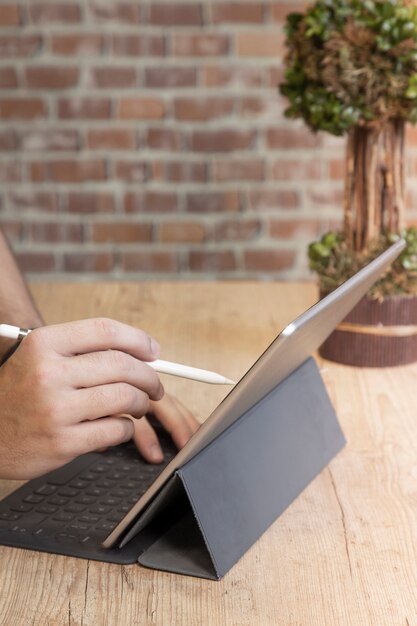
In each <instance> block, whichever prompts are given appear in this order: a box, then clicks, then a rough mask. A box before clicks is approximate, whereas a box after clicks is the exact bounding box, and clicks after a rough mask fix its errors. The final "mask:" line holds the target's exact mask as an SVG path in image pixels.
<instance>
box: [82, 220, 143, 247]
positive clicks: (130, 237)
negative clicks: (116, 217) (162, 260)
mask: <svg viewBox="0 0 417 626" xmlns="http://www.w3.org/2000/svg"><path fill="white" fill-rule="evenodd" d="M92 240H93V241H95V242H97V243H107V242H117V243H135V242H144V241H151V240H152V225H151V224H132V222H129V223H126V222H111V223H101V224H93V226H92Z"/></svg>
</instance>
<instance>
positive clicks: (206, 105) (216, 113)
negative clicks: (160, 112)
mask: <svg viewBox="0 0 417 626" xmlns="http://www.w3.org/2000/svg"><path fill="white" fill-rule="evenodd" d="M232 111H233V100H232V99H231V98H179V99H177V100H175V102H174V115H175V117H176V119H178V120H181V121H193V122H206V121H208V120H212V119H215V118H218V117H225V116H227V115H230V114H231V113H232Z"/></svg>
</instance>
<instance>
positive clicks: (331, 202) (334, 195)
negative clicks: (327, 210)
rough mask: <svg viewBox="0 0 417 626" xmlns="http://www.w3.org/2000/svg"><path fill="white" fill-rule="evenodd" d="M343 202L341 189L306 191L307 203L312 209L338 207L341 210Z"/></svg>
mask: <svg viewBox="0 0 417 626" xmlns="http://www.w3.org/2000/svg"><path fill="white" fill-rule="evenodd" d="M343 202H344V192H343V188H338V189H323V188H317V189H311V188H309V189H308V203H309V206H312V205H313V208H318V209H320V208H323V207H329V206H330V207H340V209H341V210H342V207H343Z"/></svg>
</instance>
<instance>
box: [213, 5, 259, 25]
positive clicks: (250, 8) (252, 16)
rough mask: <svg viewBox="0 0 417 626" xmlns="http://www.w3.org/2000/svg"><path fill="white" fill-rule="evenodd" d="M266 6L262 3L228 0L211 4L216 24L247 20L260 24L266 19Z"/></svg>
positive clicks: (247, 21)
mask: <svg viewBox="0 0 417 626" xmlns="http://www.w3.org/2000/svg"><path fill="white" fill-rule="evenodd" d="M264 12H265V6H264V5H263V4H262V3H260V2H256V3H250V4H247V3H243V2H233V3H232V2H226V3H219V4H211V19H212V22H213V23H214V24H223V23H226V22H232V23H233V22H237V23H241V22H243V23H244V22H246V23H252V24H260V23H262V22H263V21H264V17H265V16H264Z"/></svg>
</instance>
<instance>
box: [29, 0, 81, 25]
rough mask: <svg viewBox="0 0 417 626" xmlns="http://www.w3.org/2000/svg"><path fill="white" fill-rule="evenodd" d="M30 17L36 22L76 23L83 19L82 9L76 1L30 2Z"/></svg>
mask: <svg viewBox="0 0 417 626" xmlns="http://www.w3.org/2000/svg"><path fill="white" fill-rule="evenodd" d="M29 17H30V20H31V21H32V22H34V23H35V24H50V23H62V24H75V23H78V22H80V21H81V10H80V7H79V6H78V4H76V3H74V2H71V3H69V2H65V3H64V2H62V3H61V2H54V3H53V4H49V3H47V2H32V1H31V2H30V3H29Z"/></svg>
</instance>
